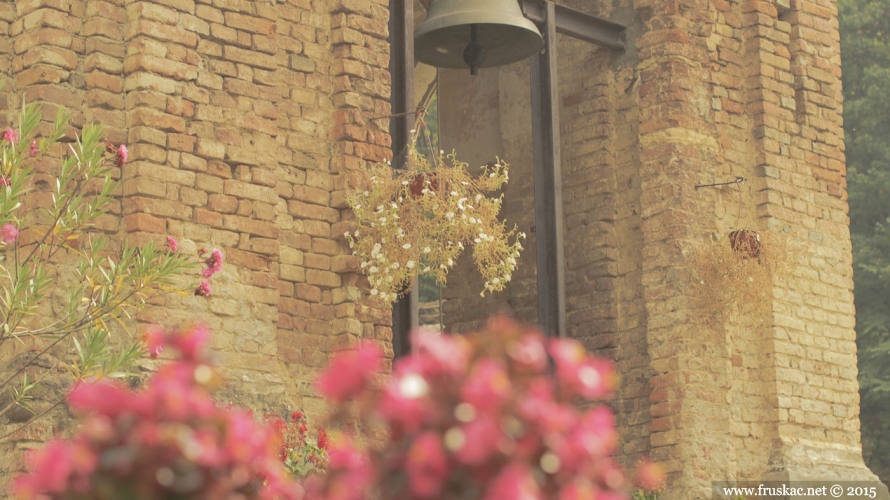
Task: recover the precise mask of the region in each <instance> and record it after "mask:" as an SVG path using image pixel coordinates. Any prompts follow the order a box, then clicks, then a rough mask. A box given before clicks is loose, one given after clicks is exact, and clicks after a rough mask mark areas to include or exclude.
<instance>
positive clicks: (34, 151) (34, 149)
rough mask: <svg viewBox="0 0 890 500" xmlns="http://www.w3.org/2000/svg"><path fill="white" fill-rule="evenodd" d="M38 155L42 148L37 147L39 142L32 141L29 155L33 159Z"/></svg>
mask: <svg viewBox="0 0 890 500" xmlns="http://www.w3.org/2000/svg"><path fill="white" fill-rule="evenodd" d="M38 153H40V147H39V146H37V141H36V140H33V141H31V145H30V146H29V147H28V154H29V155H30V156H31V158H34V157H35V156H37V155H38Z"/></svg>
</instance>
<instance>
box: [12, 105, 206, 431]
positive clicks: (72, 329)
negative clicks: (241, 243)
mask: <svg viewBox="0 0 890 500" xmlns="http://www.w3.org/2000/svg"><path fill="white" fill-rule="evenodd" d="M41 116H42V115H41V109H40V107H39V106H33V105H31V106H24V107H23V109H22V113H21V116H20V118H19V126H18V128H17V129H12V128H9V129H7V130H6V132H5V133H4V134H3V137H2V139H0V162H2V164H0V320H2V327H0V349H2V352H3V353H4V354H3V355H4V356H6V357H5V358H4V357H0V366H2V367H3V368H11V372H9V373H7V374H4V375H5V376H4V377H3V378H0V395H2V393H6V394H5V396H6V397H0V417H2V416H4V415H5V414H7V413H8V412H11V411H13V410H15V409H17V408H25V409H26V410H32V403H34V402H36V401H37V400H38V399H48V400H49V401H48V403H54V404H47V405H43V407H42V408H38V409H37V410H39V413H38V414H37V415H35V416H33V417H30V418H25V419H24V420H26V422H25V424H24V425H27V424H28V423H30V422H32V421H33V420H35V419H36V418H39V417H40V416H42V415H44V414H46V413H48V412H49V411H51V410H52V409H53V408H55V407H57V406H59V405H60V404H61V403H62V401H61V399H60V398H59V397H56V396H54V395H52V394H43V395H39V392H40V391H39V389H40V385H41V382H43V381H44V380H51V379H53V378H58V377H59V374H60V373H64V371H67V373H68V374H69V375H70V378H71V380H72V381H73V382H77V381H81V380H85V379H88V378H101V377H121V376H124V375H126V374H127V373H128V370H129V369H130V368H131V367H132V366H133V364H134V362H135V361H136V360H137V359H138V358H139V357H141V356H142V349H141V341H140V340H139V339H138V338H136V337H135V336H134V335H132V334H129V333H130V332H129V328H128V325H127V324H126V323H125V321H124V320H125V319H127V318H129V317H131V316H132V314H133V312H135V311H137V310H139V309H141V308H143V307H144V306H145V304H146V303H147V301H148V300H150V299H151V298H152V297H154V296H156V295H158V294H162V293H169V292H174V291H176V292H179V293H183V294H185V293H189V292H187V291H185V290H190V289H194V290H195V292H194V293H195V294H197V295H209V294H210V283H209V281H207V280H203V281H201V282H200V284H199V285H198V286H197V287H196V286H195V285H194V284H186V283H187V281H186V279H185V278H184V277H183V274H184V273H185V272H187V271H188V270H189V269H191V268H193V267H195V266H196V265H197V264H198V263H197V262H195V260H194V259H192V258H190V257H189V256H187V255H184V254H180V253H178V252H177V248H176V247H177V242H176V240H175V239H173V238H171V237H168V238H167V243H166V246H160V245H156V244H154V243H148V244H145V245H142V246H140V247H134V246H128V245H123V247H122V248H121V249H119V250H115V249H112V248H110V245H108V244H107V242H106V240H105V238H104V237H103V236H102V233H101V232H100V231H98V230H97V228H96V224H97V222H98V221H99V220H100V218H101V217H103V216H105V215H106V213H107V212H108V211H109V210H110V209H111V208H112V206H113V203H114V200H115V194H114V193H115V192H116V191H117V186H118V183H117V182H116V181H115V180H114V179H113V174H114V167H118V168H121V169H123V168H125V165H126V163H127V158H128V154H129V153H128V151H127V148H126V146H124V145H119V146H114V145H112V144H108V143H105V142H103V141H102V140H101V137H102V128H101V127H99V126H97V125H89V126H86V127H84V128H83V130H81V131H80V133H79V135H78V136H77V137H76V140H75V141H73V142H66V140H65V138H64V136H65V132H66V130H67V129H68V125H69V124H68V117H67V116H66V115H64V113H63V111H61V110H60V112H59V114H58V116H57V117H56V120H55V122H54V123H53V125H52V127H51V128H50V132H49V134H48V135H46V136H45V137H42V138H36V137H35V134H36V131H37V128H38V125H39V124H40V117H41ZM205 264H206V268H205V269H204V271H203V276H204V277H205V278H210V276H212V275H213V273H215V272H216V271H218V270H219V268H220V266H221V264H222V254H221V252H219V250H216V249H214V250H213V251H212V252H210V256H209V257H207V260H206V262H205ZM120 332H126V333H128V334H129V335H119V333H120ZM115 333H118V334H115ZM17 351H19V352H17ZM21 351H24V352H21ZM63 369H64V371H63ZM47 377H50V378H49V379H47ZM15 421H18V422H21V421H22V418H21V417H17V419H16V420H15ZM19 428H21V427H19ZM7 437H9V434H7V435H6V436H0V441H2V440H3V439H4V438H7Z"/></svg>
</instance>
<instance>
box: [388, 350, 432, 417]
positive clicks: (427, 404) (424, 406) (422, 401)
mask: <svg viewBox="0 0 890 500" xmlns="http://www.w3.org/2000/svg"><path fill="white" fill-rule="evenodd" d="M407 359H408V358H406V359H405V360H407ZM400 361H403V360H400ZM405 366H407V365H405V364H399V365H398V367H397V368H396V374H395V376H394V377H393V378H392V380H390V381H389V383H387V384H386V386H385V387H384V388H383V394H382V395H381V397H380V402H379V404H378V407H377V409H378V411H379V412H380V414H381V415H382V416H383V417H385V418H386V419H387V420H388V421H389V423H390V425H392V426H393V427H396V428H400V429H401V430H404V431H405V432H417V431H418V430H420V428H421V426H422V425H423V424H424V423H426V422H428V421H429V420H430V418H432V417H434V416H435V414H436V410H435V408H434V407H433V404H432V402H431V401H430V400H429V398H428V397H427V393H428V392H429V386H428V383H427V381H426V379H425V378H423V376H422V375H421V374H420V373H417V372H408V371H406V370H405V369H404V368H405ZM400 369H401V370H400Z"/></svg>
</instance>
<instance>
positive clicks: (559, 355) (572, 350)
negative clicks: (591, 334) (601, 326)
mask: <svg viewBox="0 0 890 500" xmlns="http://www.w3.org/2000/svg"><path fill="white" fill-rule="evenodd" d="M547 350H548V351H550V355H551V356H553V361H555V362H556V367H557V368H563V367H564V366H570V365H577V364H579V363H581V362H582V361H584V357H585V356H586V355H587V351H585V350H584V346H583V345H581V342H578V341H577V340H575V339H565V338H555V339H551V340H550V344H548V346H547Z"/></svg>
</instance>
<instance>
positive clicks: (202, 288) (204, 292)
mask: <svg viewBox="0 0 890 500" xmlns="http://www.w3.org/2000/svg"><path fill="white" fill-rule="evenodd" d="M195 295H197V296H198V297H209V296H210V282H209V281H204V280H201V282H200V283H198V288H196V289H195Z"/></svg>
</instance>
